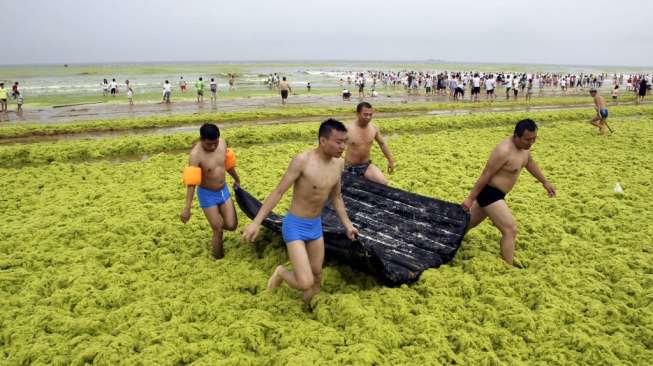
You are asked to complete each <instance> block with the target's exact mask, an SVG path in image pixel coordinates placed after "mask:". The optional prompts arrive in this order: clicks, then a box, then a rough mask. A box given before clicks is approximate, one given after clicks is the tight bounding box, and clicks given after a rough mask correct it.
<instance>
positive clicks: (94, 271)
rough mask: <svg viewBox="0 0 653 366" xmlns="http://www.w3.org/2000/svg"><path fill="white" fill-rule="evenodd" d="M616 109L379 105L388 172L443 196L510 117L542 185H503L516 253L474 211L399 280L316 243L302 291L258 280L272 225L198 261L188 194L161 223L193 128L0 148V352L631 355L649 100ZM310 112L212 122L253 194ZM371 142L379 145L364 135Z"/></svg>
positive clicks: (470, 171) (201, 238)
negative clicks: (459, 110)
mask: <svg viewBox="0 0 653 366" xmlns="http://www.w3.org/2000/svg"><path fill="white" fill-rule="evenodd" d="M620 108H621V109H619V108H613V109H611V119H610V121H609V123H610V126H611V127H612V128H613V129H614V130H615V131H616V132H615V133H614V134H612V135H606V136H599V135H597V134H596V132H595V130H593V129H591V128H589V126H588V124H587V119H589V116H590V114H591V113H589V112H587V113H586V112H584V111H583V112H579V111H550V112H540V113H529V112H510V113H492V114H486V115H480V116H463V117H451V116H449V117H432V116H422V117H396V118H391V119H387V120H378V124H379V126H381V129H382V131H383V132H384V133H385V134H386V135H387V137H388V143H389V145H390V147H391V149H392V151H393V153H394V155H395V158H396V161H397V167H396V172H395V174H393V175H391V176H390V177H389V178H390V181H391V184H392V185H393V186H395V187H398V188H401V189H405V190H408V191H412V192H416V193H419V194H423V195H428V196H432V197H436V198H440V199H444V200H447V201H451V202H461V201H462V200H463V198H464V197H465V195H466V194H467V193H468V192H469V189H470V187H471V186H472V185H473V184H474V182H475V178H476V177H477V176H478V174H480V171H481V170H482V168H483V165H484V163H485V161H486V159H487V156H488V154H489V153H490V151H491V149H492V147H493V146H494V144H496V143H497V142H499V141H500V140H501V139H502V138H504V137H506V136H509V135H510V134H511V133H512V128H513V127H514V123H515V122H516V121H517V120H518V118H523V117H524V116H529V117H531V118H533V119H535V121H536V122H538V123H540V126H541V128H540V131H539V137H538V142H537V143H536V144H535V145H534V148H533V152H532V153H533V156H534V157H535V158H536V159H537V161H538V162H539V164H540V166H541V168H542V170H543V171H545V172H546V174H547V178H548V179H549V180H550V181H551V182H552V183H553V184H554V185H555V186H556V188H557V190H558V197H557V198H554V199H550V198H548V197H547V195H546V192H545V190H544V189H543V188H542V186H541V185H540V184H538V183H537V182H536V181H535V180H534V179H533V178H532V177H531V176H530V175H528V174H524V175H523V176H522V177H521V178H520V183H519V184H518V185H517V186H516V187H515V189H514V190H513V192H511V193H510V195H509V196H508V197H507V200H508V203H509V204H510V207H511V209H512V211H513V213H514V216H515V218H516V219H517V222H518V225H519V234H518V237H517V245H516V256H517V258H519V260H520V261H521V262H522V263H523V265H524V268H523V269H517V268H512V267H509V266H507V265H506V264H505V263H504V262H503V261H502V260H501V258H500V256H499V247H498V241H499V237H500V233H499V232H498V230H496V229H495V228H494V227H493V226H491V224H490V223H487V222H486V223H483V224H482V225H481V226H479V227H478V228H477V229H475V230H473V231H471V232H470V233H469V234H468V235H467V236H466V238H465V240H464V241H463V244H462V247H461V249H460V250H459V252H458V254H457V255H456V257H455V259H454V261H453V262H452V263H450V264H447V265H444V266H442V267H440V268H438V269H431V270H428V271H426V272H424V273H423V274H422V276H421V278H420V279H419V280H418V281H417V282H416V283H414V284H412V285H410V286H401V287H397V288H390V287H385V286H383V285H381V284H379V283H378V282H377V281H376V280H375V279H374V278H373V277H371V276H369V275H367V274H364V273H361V272H359V271H356V270H355V269H353V268H351V267H349V266H345V265H341V264H338V263H334V262H332V261H331V262H330V261H327V264H326V266H325V269H324V280H323V287H322V292H321V293H320V294H319V295H318V296H316V297H315V298H314V299H313V301H312V302H311V304H310V306H304V305H303V304H302V300H301V296H300V295H299V294H298V293H296V292H295V291H293V290H290V289H289V288H288V287H286V286H282V287H281V288H280V289H279V290H278V291H276V292H274V293H269V292H267V291H266V290H265V284H266V281H267V278H268V277H269V275H270V273H271V272H272V270H273V269H274V268H275V266H276V265H277V264H279V263H287V257H286V251H285V248H284V246H283V243H282V241H281V239H280V238H279V237H277V236H276V235H274V234H273V233H271V232H269V231H265V230H264V231H263V233H262V234H263V235H261V237H259V239H258V241H257V242H256V243H255V244H253V245H252V244H245V243H243V242H241V241H240V237H239V235H240V233H239V232H235V233H232V232H230V233H227V234H226V235H225V251H226V257H225V258H224V259H222V260H220V261H215V260H212V259H211V256H210V248H209V241H210V228H209V227H208V224H207V222H206V220H205V219H204V217H203V215H202V212H201V210H200V209H199V208H198V207H197V203H195V206H194V207H193V216H192V217H191V220H190V222H189V223H188V224H187V225H185V226H184V225H182V224H181V223H180V222H179V218H178V215H179V212H180V210H181V209H182V206H183V197H184V192H185V189H184V187H183V186H182V185H181V184H180V172H181V170H182V169H183V167H184V165H185V164H186V162H187V154H186V153H185V152H183V153H182V152H179V151H180V150H179V149H185V150H187V148H188V147H189V146H190V144H191V143H192V140H193V139H194V134H193V135H191V134H176V135H171V136H138V137H115V138H106V139H102V140H80V141H67V142H59V143H51V142H40V143H33V144H27V145H23V146H3V147H0V156H2V160H3V161H2V164H0V166H1V167H0V186H2V195H1V198H0V199H1V202H2V203H1V204H0V214H1V216H2V220H3V223H2V225H1V226H0V237H1V238H2V240H1V241H0V364H7V365H28V364H33V365H69V364H72V365H84V364H93V365H118V364H121V365H122V364H125V365H186V364H193V365H334V364H347V365H415V364H418V365H440V364H447V365H449V364H460V365H521V364H524V365H527V364H528V365H648V364H650V362H651V360H653V327H652V326H651V325H652V324H653V247H652V246H651V238H652V237H653V226H651V224H650V223H651V222H653V210H651V208H650V202H651V201H652V200H653V189H652V186H651V182H653V154H652V153H651V146H653V119H652V118H651V113H650V107H648V106H643V107H630V106H627V107H620ZM318 122H319V121H317V120H316V121H315V123H304V124H298V125H295V124H292V125H278V126H256V127H251V126H249V127H248V126H245V127H239V128H234V129H226V130H224V132H223V136H224V138H225V139H226V140H227V141H228V142H229V144H230V146H231V147H232V148H233V149H234V150H235V151H236V153H237V155H238V170H239V174H240V175H241V179H242V185H243V187H245V188H246V189H247V190H248V191H249V192H251V193H252V194H254V195H255V196H257V197H258V198H261V199H262V198H264V197H265V195H266V194H267V193H269V192H270V191H271V190H272V189H273V188H274V186H275V184H276V182H278V180H279V179H280V177H281V174H282V173H283V172H284V170H285V168H286V167H287V165H288V162H289V159H290V157H291V156H292V155H293V154H295V153H297V152H299V151H301V150H304V149H307V148H310V147H311V146H314V144H315V143H314V133H313V132H314V131H316V129H317V126H318ZM134 156H136V157H137V158H134ZM372 159H373V160H374V161H377V162H384V160H383V157H382V155H381V153H380V151H378V149H376V147H375V148H374V149H373V156H372ZM381 168H382V169H385V165H384V163H381ZM617 182H619V183H620V185H621V186H622V187H623V191H624V194H615V192H614V186H615V184H616V183H617ZM288 204H289V196H287V197H285V199H284V201H282V203H281V207H279V208H278V209H277V212H283V210H284V209H285V208H286V207H287V206H288ZM238 214H239V218H240V220H239V225H240V228H239V230H242V228H243V227H244V225H246V224H247V223H248V222H249V220H248V219H246V218H245V216H244V215H243V214H242V212H240V211H238Z"/></svg>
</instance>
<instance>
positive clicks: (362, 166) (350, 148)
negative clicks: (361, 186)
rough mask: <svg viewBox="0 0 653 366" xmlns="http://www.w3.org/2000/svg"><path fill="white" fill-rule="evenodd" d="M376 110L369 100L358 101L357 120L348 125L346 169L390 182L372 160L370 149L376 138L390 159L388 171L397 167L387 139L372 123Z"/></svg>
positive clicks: (370, 178) (386, 182)
mask: <svg viewBox="0 0 653 366" xmlns="http://www.w3.org/2000/svg"><path fill="white" fill-rule="evenodd" d="M373 114H374V110H373V109H372V105H371V104H370V103H368V102H361V103H358V106H357V107H356V115H357V117H358V119H357V120H356V122H354V123H351V124H349V125H348V126H347V132H348V139H347V152H346V153H345V162H346V164H345V171H348V172H350V173H355V174H357V175H362V176H364V177H365V178H367V179H369V180H371V181H374V182H377V183H381V184H385V185H387V184H388V180H387V179H386V178H385V177H384V176H383V172H381V169H379V168H378V167H376V166H375V165H374V164H372V160H370V150H371V149H372V143H373V142H374V140H376V142H377V143H378V144H379V147H380V148H381V151H382V152H383V155H385V158H386V159H387V160H388V173H390V174H392V172H393V171H394V168H395V162H394V159H393V158H392V154H391V153H390V149H389V148H388V145H387V144H386V143H385V139H383V136H381V132H380V131H379V129H378V128H377V127H376V126H375V125H373V124H372V115H373Z"/></svg>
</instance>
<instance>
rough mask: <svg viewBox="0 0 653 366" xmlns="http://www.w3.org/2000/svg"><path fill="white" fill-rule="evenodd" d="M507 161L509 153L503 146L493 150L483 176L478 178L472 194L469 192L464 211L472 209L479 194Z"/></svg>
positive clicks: (464, 203)
mask: <svg viewBox="0 0 653 366" xmlns="http://www.w3.org/2000/svg"><path fill="white" fill-rule="evenodd" d="M507 160H508V151H506V149H505V148H504V147H503V146H497V147H495V148H494V150H492V153H491V154H490V158H489V159H488V161H487V163H486V164H485V168H483V172H482V173H481V176H480V177H479V178H478V180H477V181H476V184H474V187H473V188H472V190H471V192H469V195H468V196H467V198H465V200H464V201H463V203H462V206H463V208H464V209H466V210H469V209H470V208H471V207H472V203H474V200H475V199H476V197H478V194H479V193H481V191H482V190H483V188H485V186H486V185H487V184H488V183H489V182H490V179H491V178H492V176H493V175H494V174H496V172H498V171H499V169H501V167H502V166H503V165H504V164H505V163H506V161H507Z"/></svg>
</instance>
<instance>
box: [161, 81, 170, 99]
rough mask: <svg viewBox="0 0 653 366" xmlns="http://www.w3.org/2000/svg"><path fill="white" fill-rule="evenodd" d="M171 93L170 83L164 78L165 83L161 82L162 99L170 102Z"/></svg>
mask: <svg viewBox="0 0 653 366" xmlns="http://www.w3.org/2000/svg"><path fill="white" fill-rule="evenodd" d="M171 93H172V85H170V83H169V82H168V80H166V82H165V83H163V101H164V102H166V103H170V94H171Z"/></svg>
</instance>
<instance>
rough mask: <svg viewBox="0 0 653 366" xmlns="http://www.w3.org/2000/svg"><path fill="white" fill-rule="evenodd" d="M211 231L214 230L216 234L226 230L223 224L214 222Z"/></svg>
mask: <svg viewBox="0 0 653 366" xmlns="http://www.w3.org/2000/svg"><path fill="white" fill-rule="evenodd" d="M211 230H213V232H214V233H218V232H222V230H224V227H223V225H222V222H212V223H211Z"/></svg>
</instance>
